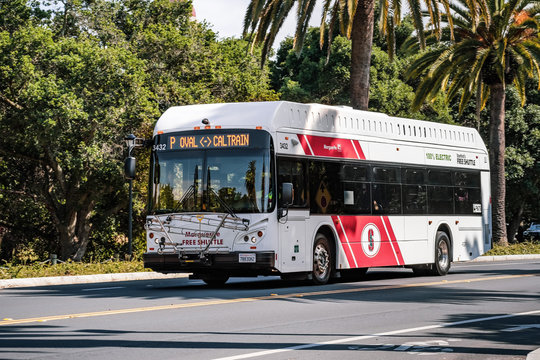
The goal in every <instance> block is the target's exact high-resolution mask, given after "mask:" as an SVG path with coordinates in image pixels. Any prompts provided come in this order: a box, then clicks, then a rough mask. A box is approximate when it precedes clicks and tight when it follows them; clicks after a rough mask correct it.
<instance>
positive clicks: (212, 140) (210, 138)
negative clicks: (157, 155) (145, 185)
mask: <svg viewBox="0 0 540 360" xmlns="http://www.w3.org/2000/svg"><path fill="white" fill-rule="evenodd" d="M163 140H165V143H164V144H163V142H162V143H161V144H160V145H161V146H159V147H158V148H157V150H194V149H218V148H231V147H248V146H249V145H250V134H249V133H227V134H190V135H171V136H168V137H166V138H164V139H163ZM163 145H165V146H163Z"/></svg>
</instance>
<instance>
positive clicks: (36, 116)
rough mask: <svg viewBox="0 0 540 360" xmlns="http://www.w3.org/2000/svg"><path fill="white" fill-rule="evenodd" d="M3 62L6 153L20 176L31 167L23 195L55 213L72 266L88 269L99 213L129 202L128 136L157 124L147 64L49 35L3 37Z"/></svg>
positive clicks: (31, 31)
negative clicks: (124, 169)
mask: <svg viewBox="0 0 540 360" xmlns="http://www.w3.org/2000/svg"><path fill="white" fill-rule="evenodd" d="M0 53H1V54H2V55H1V56H0V64H1V65H0V66H1V67H2V69H3V71H2V74H1V75H0V76H1V77H2V79H1V81H0V83H1V84H2V85H0V86H1V87H2V88H1V90H0V91H1V92H2V93H3V94H5V96H6V98H8V99H10V100H9V102H5V103H4V104H2V111H1V117H0V131H2V132H4V133H5V134H6V136H4V137H2V139H1V140H0V153H1V154H2V158H3V159H5V161H7V162H8V164H10V165H11V166H12V167H10V169H9V170H10V171H18V169H20V167H18V166H17V165H16V164H21V165H24V167H25V176H27V178H26V179H21V180H20V183H19V187H20V189H21V191H24V192H26V193H28V195H31V196H33V197H34V198H35V201H37V202H39V203H41V204H43V205H44V206H45V208H46V209H47V210H48V212H49V214H50V216H51V220H52V222H53V224H54V226H55V229H56V232H57V234H58V237H59V243H60V245H61V255H62V258H64V259H66V258H68V257H69V258H73V259H74V260H80V259H81V258H82V256H83V255H84V252H85V250H86V247H87V246H88V242H89V235H90V232H91V231H92V223H91V221H90V218H91V217H92V215H93V211H94V209H95V207H96V205H97V204H98V203H99V202H100V201H102V199H104V198H106V197H117V199H121V197H119V195H121V193H122V191H121V189H122V187H123V177H122V173H121V166H120V163H119V162H118V158H120V157H121V155H122V150H123V149H122V145H121V144H122V142H121V139H122V137H121V135H120V134H124V133H126V132H127V131H128V130H129V129H133V128H136V127H138V126H139V125H140V123H141V122H143V121H145V119H146V121H148V119H149V116H151V115H152V114H153V112H152V110H153V109H152V105H151V104H150V103H149V102H148V98H149V95H150V93H149V92H148V91H147V90H146V89H145V87H144V78H145V74H144V71H143V63H142V62H141V61H140V60H138V59H137V58H136V57H134V56H133V54H131V53H130V52H129V51H127V50H126V49H122V48H103V47H100V46H99V44H98V43H97V42H96V41H95V40H93V39H80V40H78V39H73V38H61V39H59V40H55V39H54V34H53V33H52V31H50V30H47V29H44V28H42V27H25V28H22V29H20V30H19V31H16V32H14V33H13V35H12V36H2V37H1V40H0ZM10 102H11V103H10ZM6 104H7V105H6ZM19 166H20V165H19ZM122 205H123V203H122V201H120V200H119V201H118V203H117V206H116V207H114V208H111V209H109V211H108V213H110V214H112V213H114V212H115V211H118V208H119V207H121V206H122Z"/></svg>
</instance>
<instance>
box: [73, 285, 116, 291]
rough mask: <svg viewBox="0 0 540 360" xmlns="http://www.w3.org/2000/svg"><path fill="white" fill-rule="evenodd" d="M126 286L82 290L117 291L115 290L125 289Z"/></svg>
mask: <svg viewBox="0 0 540 360" xmlns="http://www.w3.org/2000/svg"><path fill="white" fill-rule="evenodd" d="M125 288H126V287H125V286H110V287H101V288H91V289H82V290H81V291H99V290H115V289H125Z"/></svg>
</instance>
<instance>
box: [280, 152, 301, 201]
mask: <svg viewBox="0 0 540 360" xmlns="http://www.w3.org/2000/svg"><path fill="white" fill-rule="evenodd" d="M306 178H307V177H306V164H305V162H304V161H302V160H294V159H279V160H278V196H280V194H281V190H282V187H281V184H283V183H284V182H290V183H292V184H293V195H294V198H293V203H292V205H291V206H290V207H292V208H294V207H296V208H302V207H306V206H307V188H306ZM279 206H282V204H281V197H280V199H279Z"/></svg>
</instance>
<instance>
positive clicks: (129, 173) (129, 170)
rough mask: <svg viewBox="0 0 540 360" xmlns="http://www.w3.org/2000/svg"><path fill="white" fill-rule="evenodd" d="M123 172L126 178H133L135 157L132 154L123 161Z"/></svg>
mask: <svg viewBox="0 0 540 360" xmlns="http://www.w3.org/2000/svg"><path fill="white" fill-rule="evenodd" d="M124 174H125V176H126V179H128V180H133V179H135V158H134V157H133V156H130V157H127V158H126V160H125V161H124Z"/></svg>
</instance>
